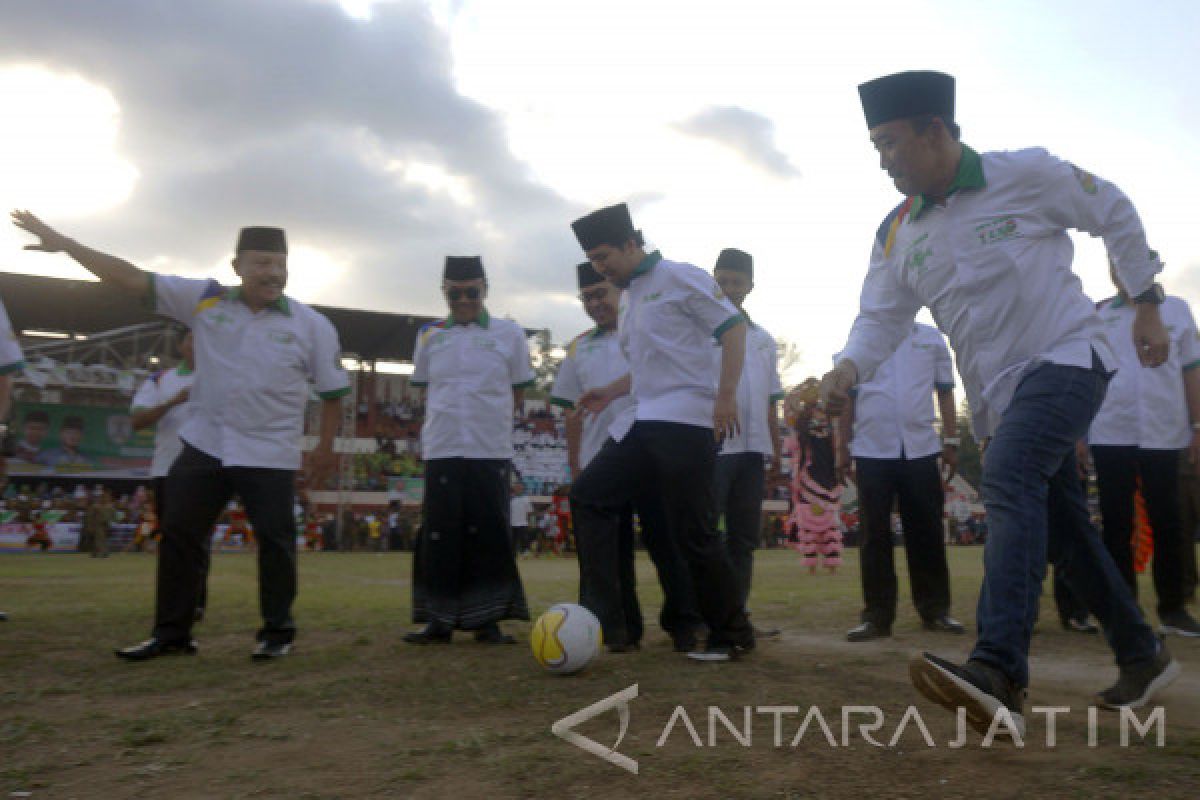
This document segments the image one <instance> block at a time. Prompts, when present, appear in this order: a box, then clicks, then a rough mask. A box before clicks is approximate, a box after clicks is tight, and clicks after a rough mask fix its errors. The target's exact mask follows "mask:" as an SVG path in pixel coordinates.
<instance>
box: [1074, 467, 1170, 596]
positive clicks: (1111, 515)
mask: <svg viewBox="0 0 1200 800" xmlns="http://www.w3.org/2000/svg"><path fill="white" fill-rule="evenodd" d="M1092 463H1093V464H1095V466H1096V487H1097V488H1098V489H1099V490H1100V516H1101V518H1102V519H1103V521H1104V544H1105V546H1106V547H1108V552H1109V553H1111V554H1112V557H1113V561H1115V562H1117V569H1118V570H1120V572H1121V575H1122V577H1124V578H1125V582H1126V583H1128V584H1129V586H1130V588H1131V589H1133V594H1134V597H1137V575H1136V574H1135V573H1134V570H1133V542H1132V539H1133V510H1134V509H1133V503H1134V501H1133V497H1134V494H1135V493H1136V492H1137V479H1138V478H1139V477H1140V478H1141V479H1142V497H1144V498H1145V500H1146V513H1147V515H1148V516H1149V518H1150V529H1151V530H1152V531H1154V562H1153V569H1154V591H1155V593H1156V594H1157V595H1158V615H1159V616H1160V617H1161V616H1162V615H1163V614H1170V613H1171V612H1174V611H1178V610H1180V609H1182V608H1183V602H1184V594H1183V575H1184V571H1183V562H1182V559H1181V558H1180V549H1181V547H1182V545H1181V544H1180V540H1181V539H1182V538H1183V532H1182V529H1181V528H1180V525H1179V451H1178V450H1146V449H1143V448H1140V447H1123V446H1114V445H1093V446H1092Z"/></svg>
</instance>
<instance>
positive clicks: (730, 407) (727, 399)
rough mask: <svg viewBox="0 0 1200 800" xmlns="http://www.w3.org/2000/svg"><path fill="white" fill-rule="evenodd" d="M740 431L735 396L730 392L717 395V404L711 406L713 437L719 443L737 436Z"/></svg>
mask: <svg viewBox="0 0 1200 800" xmlns="http://www.w3.org/2000/svg"><path fill="white" fill-rule="evenodd" d="M740 431H741V425H740V424H739V423H738V413H737V395H736V394H734V393H732V392H729V393H718V394H717V402H716V403H714V404H713V436H715V437H716V439H717V441H718V442H720V441H722V440H724V439H730V438H732V437H734V436H737V435H738V433H739V432H740Z"/></svg>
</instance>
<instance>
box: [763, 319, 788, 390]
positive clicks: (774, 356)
mask: <svg viewBox="0 0 1200 800" xmlns="http://www.w3.org/2000/svg"><path fill="white" fill-rule="evenodd" d="M767 340H768V341H770V342H771V354H770V356H769V359H770V360H769V362H768V363H769V364H770V366H769V367H768V371H769V372H770V373H771V375H770V379H771V383H770V386H771V390H770V392H771V393H770V395H769V399H770V401H771V402H772V403H778V402H779V401H780V400H782V399H783V398H784V396H785V392H784V391H783V381H781V380H780V379H779V345H778V344H777V343H776V342H775V339H774V337H772V336H770V335H769V334H768V335H767Z"/></svg>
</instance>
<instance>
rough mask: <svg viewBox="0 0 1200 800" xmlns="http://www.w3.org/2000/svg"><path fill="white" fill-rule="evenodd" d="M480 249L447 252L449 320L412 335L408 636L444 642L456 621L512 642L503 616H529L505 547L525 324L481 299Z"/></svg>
mask: <svg viewBox="0 0 1200 800" xmlns="http://www.w3.org/2000/svg"><path fill="white" fill-rule="evenodd" d="M487 288H488V287H487V278H486V277H485V275H484V271H483V261H482V259H480V258H479V257H478V256H468V257H454V256H450V257H447V258H446V266H445V271H444V273H443V278H442V291H443V293H444V294H445V295H446V305H447V306H448V307H449V309H450V314H449V316H447V317H446V319H444V320H442V321H440V322H435V323H433V324H431V325H427V326H426V327H425V328H423V329H422V330H421V332H420V334H419V335H418V337H417V351H416V355H415V357H414V358H413V362H414V369H413V375H412V379H411V383H412V385H413V386H416V387H420V388H424V389H425V391H426V393H427V396H426V398H425V424H424V426H423V427H422V428H421V450H422V455H423V456H424V459H425V499H424V507H423V509H422V511H423V518H424V519H423V524H422V526H421V536H420V539H419V540H418V541H417V545H416V549H415V554H414V556H413V622H417V623H425V627H424V628H423V629H422V630H419V631H413V632H412V633H409V634H406V635H405V637H404V640H405V641H406V642H409V643H410V644H444V643H448V642H449V641H450V639H451V637H452V635H453V632H454V630H455V629H456V628H457V629H459V630H468V631H474V632H475V639H476V640H477V641H479V642H482V643H484V644H511V643H513V642H514V641H515V640H514V639H513V638H512V637H511V636H509V635H507V634H505V633H504V632H502V631H501V630H500V627H499V626H498V625H497V623H498V622H499V621H500V620H502V619H526V620H527V619H529V608H528V606H527V605H526V603H525V590H524V589H523V588H522V586H521V576H520V575H519V574H518V572H517V562H516V560H515V559H514V557H513V552H512V548H511V547H510V545H509V541H510V534H509V481H510V477H509V475H510V472H511V469H512V456H513V446H512V419H513V409H514V407H515V406H516V405H517V403H518V401H519V400H520V395H521V392H522V391H523V390H524V389H525V388H526V387H528V386H531V385H532V384H533V379H534V375H533V367H532V365H531V364H530V362H529V345H528V343H527V342H526V340H525V331H524V330H522V329H521V326H520V325H517V324H516V323H515V322H512V321H510V320H505V319H494V318H492V317H491V316H490V315H489V314H488V312H487V309H486V308H485V307H484V303H483V301H484V298H485V297H486V296H487Z"/></svg>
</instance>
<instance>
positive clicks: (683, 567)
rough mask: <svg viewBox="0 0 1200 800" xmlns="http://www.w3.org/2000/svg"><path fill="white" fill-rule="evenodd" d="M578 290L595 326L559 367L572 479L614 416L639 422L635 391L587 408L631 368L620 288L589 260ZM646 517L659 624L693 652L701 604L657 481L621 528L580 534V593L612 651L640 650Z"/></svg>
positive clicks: (554, 393) (559, 400)
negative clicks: (622, 336) (584, 399)
mask: <svg viewBox="0 0 1200 800" xmlns="http://www.w3.org/2000/svg"><path fill="white" fill-rule="evenodd" d="M575 271H576V277H577V279H578V282H579V298H580V299H581V300H582V301H583V308H584V310H585V311H586V312H587V315H588V316H589V317H591V318H592V321H593V322H595V323H596V327H594V328H592V329H591V330H589V331H585V332H584V333H581V334H580V335H579V336H576V337H575V339H574V340H573V341H572V342H571V344H570V346H569V347H568V348H567V356H566V358H564V359H563V361H562V364H561V365H560V366H559V368H558V375H557V377H556V378H555V380H554V388H553V389H552V390H551V392H550V402H552V403H554V404H555V405H557V406H560V407H562V408H567V409H570V413H568V415H567V419H566V433H567V460H568V463H569V464H570V467H571V479H572V480H574V479H575V478H577V477H579V475H580V474H581V473H582V472H583V470H584V468H585V467H586V466H587V465H588V464H589V463H590V462H591V460H592V458H594V457H595V455H596V454H597V453H599V452H600V448H601V447H603V446H604V443H605V441H606V440H607V439H608V438H609V433H608V431H609V428H610V427H612V426H613V424H614V423H617V424H621V423H628V424H632V420H633V417H634V414H635V413H636V409H635V404H634V400H633V397H632V396H630V395H624V396H623V397H618V398H617V399H616V400H614V401H613V402H612V403H610V404H609V406H608V407H607V408H605V409H604V410H603V411H601V412H600V413H599V414H585V413H584V411H583V409H582V408H581V407H580V406H578V405H577V404H578V402H579V398H580V397H581V396H583V394H584V393H585V392H587V391H589V390H591V389H598V388H602V387H604V386H607V385H608V384H610V383H612V382H613V381H615V380H617V379H618V378H620V377H622V376H623V375H626V374H628V372H629V362H627V361H626V360H625V356H624V354H623V353H622V352H621V343H620V341H619V337H618V336H617V305H618V301H619V298H620V296H621V290H620V289H618V288H617V287H616V286H614V285H613V283H612V282H611V281H609V280H608V279H606V278H605V277H604V276H603V275H601V274H600V273H599V272H597V271H596V268H595V267H593V266H592V264H591V262H590V261H585V262H583V263H582V264H579V265H578V266H577V267H576V268H575ZM635 509H636V511H637V515H638V519H639V521H640V522H641V525H642V541H643V543H644V544H645V546H646V551H647V552H648V553H649V555H650V558H651V560H653V561H654V566H655V569H656V570H657V571H658V580H659V583H660V584H661V585H662V590H663V606H662V612H661V613H660V614H659V624H660V625H662V628H663V630H665V631H666V632H667V633H668V634H669V635H670V637H671V640H672V642H673V643H674V646H675V650H676V651H678V652H683V653H687V652H690V651H692V650H694V649H695V647H696V629H697V628H699V627H700V625H701V624H702V623H703V620H702V619H701V617H700V612H699V611H698V610H697V609H696V595H695V588H694V587H693V585H692V579H691V573H690V572H689V571H688V567H687V562H685V561H684V560H683V554H682V553H681V552H680V551H679V549H678V547H676V545H675V543H674V542H673V541H672V540H671V538H670V537H669V536H668V535H667V531H666V521H665V519H664V518H663V510H662V503H661V500H660V498H659V496H658V488H657V486H656V485H655V484H654V482H653V481H650V482H647V483H646V484H645V485H643V486H642V493H641V495H640V496H639V497H638V498H637V499H636V500H635V501H634V502H632V503H629V504H627V505H626V506H625V507H624V508H623V509H622V510H621V516H620V526H619V528H618V531H617V536H616V537H615V538H614V537H609V536H600V537H595V536H583V537H579V536H577V537H576V541H577V544H578V547H579V574H580V592H579V594H580V601H581V603H582V604H583V605H584V606H586V607H588V608H590V609H591V610H593V611H595V612H596V616H597V618H598V619H599V620H600V625H601V627H602V628H603V630H604V642H605V644H606V645H607V646H608V649H609V651H610V652H615V653H624V652H628V651H630V650H636V649H638V647H639V644H640V642H641V639H642V633H643V630H644V629H643V626H642V610H641V606H640V604H639V603H638V596H637V574H636V571H635V569H634V552H633V542H634V539H633V514H634V510H635Z"/></svg>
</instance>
